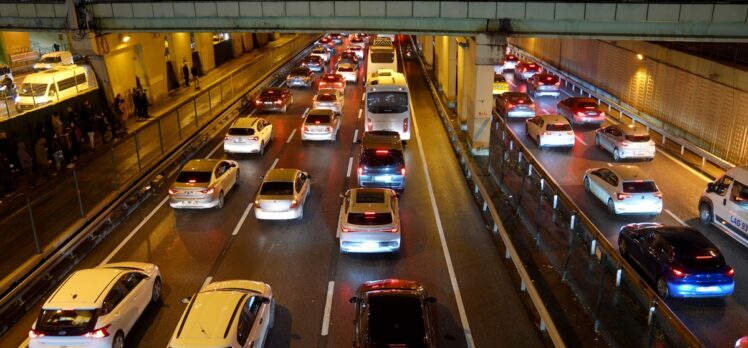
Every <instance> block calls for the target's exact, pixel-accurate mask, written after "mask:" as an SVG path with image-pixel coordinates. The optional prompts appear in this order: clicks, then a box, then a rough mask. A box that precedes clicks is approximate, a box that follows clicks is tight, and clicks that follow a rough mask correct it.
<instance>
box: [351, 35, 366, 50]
mask: <svg viewBox="0 0 748 348" xmlns="http://www.w3.org/2000/svg"><path fill="white" fill-rule="evenodd" d="M348 47H349V48H351V47H361V48H365V47H366V41H365V40H364V38H363V37H361V36H357V35H353V36H352V37H351V41H350V45H349V46H348Z"/></svg>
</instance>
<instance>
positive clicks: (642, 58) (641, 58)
mask: <svg viewBox="0 0 748 348" xmlns="http://www.w3.org/2000/svg"><path fill="white" fill-rule="evenodd" d="M636 59H638V60H644V55H643V54H641V53H637V54H636Z"/></svg>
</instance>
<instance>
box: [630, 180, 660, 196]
mask: <svg viewBox="0 0 748 348" xmlns="http://www.w3.org/2000/svg"><path fill="white" fill-rule="evenodd" d="M657 191H658V190H657V185H655V183H654V181H624V182H623V192H628V193H652V192H657Z"/></svg>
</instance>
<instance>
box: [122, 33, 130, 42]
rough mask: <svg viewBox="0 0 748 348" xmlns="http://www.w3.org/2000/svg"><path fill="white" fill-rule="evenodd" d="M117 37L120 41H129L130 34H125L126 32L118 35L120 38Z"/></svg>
mask: <svg viewBox="0 0 748 348" xmlns="http://www.w3.org/2000/svg"><path fill="white" fill-rule="evenodd" d="M119 39H120V41H122V42H128V41H130V35H127V34H124V35H120V38H119Z"/></svg>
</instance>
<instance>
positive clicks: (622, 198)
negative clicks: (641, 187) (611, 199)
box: [616, 192, 631, 201]
mask: <svg viewBox="0 0 748 348" xmlns="http://www.w3.org/2000/svg"><path fill="white" fill-rule="evenodd" d="M616 198H618V200H619V201H622V200H624V199H626V198H631V195H630V194H628V193H621V192H618V193H616Z"/></svg>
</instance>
